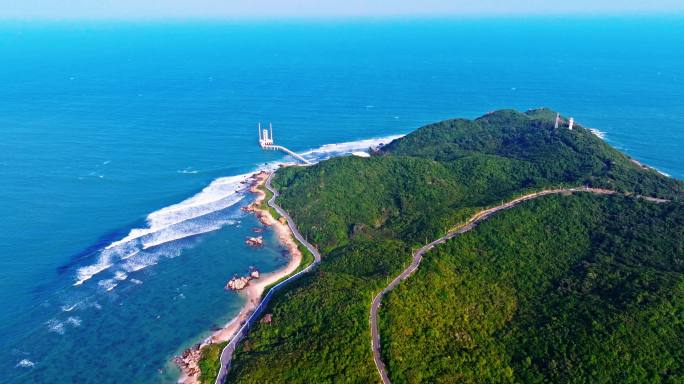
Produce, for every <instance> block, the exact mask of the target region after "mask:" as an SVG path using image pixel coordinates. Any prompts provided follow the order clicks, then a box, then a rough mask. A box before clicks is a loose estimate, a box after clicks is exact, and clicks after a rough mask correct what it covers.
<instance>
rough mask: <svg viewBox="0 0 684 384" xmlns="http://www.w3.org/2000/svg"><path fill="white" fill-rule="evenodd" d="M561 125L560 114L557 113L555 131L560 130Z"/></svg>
mask: <svg viewBox="0 0 684 384" xmlns="http://www.w3.org/2000/svg"><path fill="white" fill-rule="evenodd" d="M559 123H560V113H556V124H554V125H553V129H558V124H559Z"/></svg>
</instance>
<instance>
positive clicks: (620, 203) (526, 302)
mask: <svg viewBox="0 0 684 384" xmlns="http://www.w3.org/2000/svg"><path fill="white" fill-rule="evenodd" d="M384 303H385V304H384V306H383V308H382V312H381V317H380V318H381V320H382V323H381V327H382V328H381V335H382V337H383V340H382V345H383V355H384V361H385V362H386V364H387V365H388V370H389V372H390V375H391V379H392V382H395V383H420V382H425V383H437V382H443V383H455V382H463V383H482V382H495V383H504V382H518V383H542V382H546V383H658V382H663V383H681V382H682V381H684V205H682V204H654V203H649V202H645V201H643V200H636V199H630V198H625V197H621V196H614V197H605V196H601V197H598V196H592V195H589V194H576V195H574V196H572V197H567V196H547V197H543V198H540V199H537V200H533V201H530V202H528V203H526V204H524V205H522V206H520V207H517V208H515V209H512V210H510V211H505V212H501V213H499V214H498V215H496V216H495V217H492V218H491V219H489V220H488V221H486V222H484V223H482V224H481V225H480V226H479V227H478V228H477V229H476V230H473V231H471V232H469V233H466V234H464V235H462V236H459V237H457V238H455V239H453V240H451V241H449V242H448V243H447V244H445V245H444V246H441V247H438V248H437V249H436V251H435V252H432V253H431V254H430V255H429V256H428V257H426V258H425V260H424V262H423V264H422V265H421V267H420V269H419V270H418V272H417V274H416V275H415V276H414V277H412V278H411V280H410V284H402V285H400V286H399V287H398V288H397V289H395V290H394V291H392V292H391V293H390V294H389V295H388V296H387V297H386V299H385V301H384Z"/></svg>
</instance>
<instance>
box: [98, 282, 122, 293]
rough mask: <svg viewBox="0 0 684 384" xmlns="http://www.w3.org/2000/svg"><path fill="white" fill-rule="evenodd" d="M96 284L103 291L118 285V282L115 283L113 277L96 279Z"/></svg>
mask: <svg viewBox="0 0 684 384" xmlns="http://www.w3.org/2000/svg"><path fill="white" fill-rule="evenodd" d="M97 285H98V286H100V287H101V288H102V289H104V290H105V291H107V292H109V291H111V290H112V289H114V288H116V286H117V285H119V283H117V282H116V280H114V279H104V280H100V281H98V282H97Z"/></svg>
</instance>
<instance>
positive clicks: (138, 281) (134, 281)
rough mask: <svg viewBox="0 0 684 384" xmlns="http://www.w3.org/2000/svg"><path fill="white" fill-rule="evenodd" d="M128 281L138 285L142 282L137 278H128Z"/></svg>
mask: <svg viewBox="0 0 684 384" xmlns="http://www.w3.org/2000/svg"><path fill="white" fill-rule="evenodd" d="M129 281H130V282H131V283H133V284H137V285H140V284H142V283H143V282H142V281H140V280H138V279H130V280H129Z"/></svg>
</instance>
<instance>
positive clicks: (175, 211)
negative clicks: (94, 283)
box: [74, 173, 251, 285]
mask: <svg viewBox="0 0 684 384" xmlns="http://www.w3.org/2000/svg"><path fill="white" fill-rule="evenodd" d="M250 175H251V173H250V174H244V175H238V176H231V177H222V178H219V179H216V180H214V181H213V182H212V183H211V184H209V185H208V186H207V187H206V188H204V189H203V190H202V191H201V192H199V193H198V194H196V195H194V196H192V197H191V198H189V199H186V200H184V201H182V202H180V203H178V204H174V205H171V206H168V207H166V208H162V209H160V210H158V211H156V212H152V213H151V214H149V215H148V217H147V227H145V228H134V229H132V230H131V231H130V232H129V233H128V235H126V236H125V237H123V238H122V239H120V240H117V241H114V242H113V243H111V244H109V245H108V246H106V247H105V248H104V249H103V250H102V251H100V253H99V255H98V259H97V261H96V262H95V263H94V264H91V265H87V266H84V267H81V268H79V270H78V272H77V276H76V282H75V283H74V285H81V284H83V283H84V282H86V281H88V280H90V279H91V278H92V277H93V276H95V275H97V274H98V273H101V272H103V271H105V270H108V269H109V268H111V267H112V266H114V265H116V264H120V263H121V261H123V260H127V259H130V258H133V257H136V256H137V255H139V253H140V252H141V251H143V250H146V249H148V248H151V247H155V246H159V245H161V244H165V243H169V242H172V241H176V240H180V239H184V238H187V237H191V236H196V235H199V234H202V233H207V232H211V231H215V230H218V229H220V228H221V227H222V226H224V225H227V224H231V223H232V221H227V220H224V221H216V220H203V217H204V216H207V215H209V214H211V213H214V212H217V211H220V210H222V209H226V208H228V207H230V206H233V205H235V204H237V203H238V202H239V201H240V200H242V199H243V198H244V194H241V193H240V191H241V190H242V189H244V188H243V186H242V184H241V182H243V181H245V180H247V178H248V177H249V176H250ZM138 265H140V263H138ZM142 268H144V266H143V267H142ZM129 272H130V271H129Z"/></svg>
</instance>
